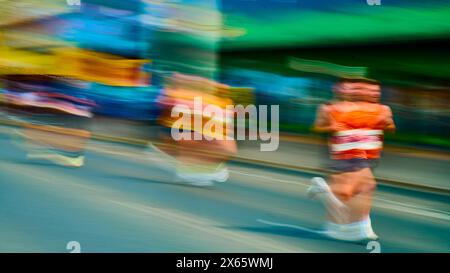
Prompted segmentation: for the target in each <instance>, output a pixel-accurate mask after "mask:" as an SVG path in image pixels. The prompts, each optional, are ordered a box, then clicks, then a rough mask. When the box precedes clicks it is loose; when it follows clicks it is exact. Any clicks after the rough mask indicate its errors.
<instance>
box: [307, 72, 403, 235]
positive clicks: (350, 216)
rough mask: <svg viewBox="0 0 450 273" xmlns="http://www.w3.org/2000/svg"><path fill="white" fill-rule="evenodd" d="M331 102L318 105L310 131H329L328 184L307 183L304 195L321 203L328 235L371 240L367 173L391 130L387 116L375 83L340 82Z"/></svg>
mask: <svg viewBox="0 0 450 273" xmlns="http://www.w3.org/2000/svg"><path fill="white" fill-rule="evenodd" d="M334 91H335V95H336V99H337V100H336V101H332V102H330V103H328V104H325V105H321V106H320V108H319V111H318V114H317V118H316V121H315V125H314V129H315V130H316V131H318V132H326V133H330V134H331V137H330V140H329V149H330V154H331V161H332V165H331V169H332V171H333V174H332V175H330V177H329V180H330V183H329V185H328V184H327V183H326V181H325V180H324V179H322V178H320V177H315V178H313V179H312V180H311V184H312V185H311V187H310V188H309V190H308V194H309V196H310V197H315V198H318V199H320V200H321V201H323V202H324V203H325V206H326V208H327V212H328V222H327V224H326V226H325V229H326V231H327V232H326V234H327V235H328V236H329V237H332V238H335V239H339V240H346V241H360V240H376V239H377V238H378V236H377V235H376V234H375V232H374V231H373V229H372V225H371V219H370V209H371V204H372V197H373V193H374V190H375V188H376V182H375V179H374V176H373V174H372V168H373V167H375V165H376V164H377V161H378V160H379V158H380V154H381V150H382V145H383V131H388V130H394V129H395V125H394V122H393V119H392V112H391V110H390V108H389V107H388V106H386V105H382V104H380V103H379V99H380V85H379V83H378V82H377V81H374V80H370V79H343V80H341V81H340V82H339V83H337V84H336V85H335V87H334Z"/></svg>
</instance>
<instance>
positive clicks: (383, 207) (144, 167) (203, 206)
mask: <svg viewBox="0 0 450 273" xmlns="http://www.w3.org/2000/svg"><path fill="white" fill-rule="evenodd" d="M0 129H1V130H0V147H1V149H0V151H1V152H0V252H69V250H68V249H67V248H66V247H67V244H68V242H70V241H77V242H79V244H80V246H81V252H369V250H367V249H366V245H364V244H356V243H346V242H339V241H334V240H330V239H327V238H324V237H322V236H320V235H318V234H316V233H313V232H309V231H308V230H298V229H294V228H290V227H275V226H271V225H267V224H265V223H263V222H261V221H259V220H264V221H273V222H281V223H286V224H293V225H297V226H301V227H304V228H309V229H317V228H320V227H321V224H322V222H323V220H324V210H323V207H322V206H321V204H319V203H318V202H317V201H314V200H309V199H307V198H306V195H305V192H306V188H307V185H308V180H309V179H310V178H311V176H310V175H308V174H302V173H299V172H287V171H284V172H283V171H280V170H275V169H273V170H272V169H270V168H267V167H258V166H250V165H240V164H232V165H230V170H231V178H230V180H229V181H228V182H226V183H220V184H216V185H215V186H214V187H211V188H197V187H193V186H188V185H185V184H180V183H179V182H177V181H176V179H175V178H174V174H173V170H171V169H170V166H169V168H162V167H161V166H160V164H159V162H160V158H159V157H158V156H157V154H150V155H144V153H143V152H142V150H141V149H140V148H137V147H133V146H127V145H119V144H111V143H106V142H95V141H91V142H90V143H89V145H88V148H87V152H86V164H85V166H83V167H82V168H78V169H74V168H64V167H59V166H55V165H52V164H49V163H46V162H37V161H34V162H33V161H29V160H27V159H26V158H25V156H24V151H23V150H21V149H20V148H19V147H17V146H15V145H13V144H12V141H11V135H10V131H11V129H10V128H7V127H1V128H0ZM412 167H417V168H419V167H420V166H412ZM443 179H448V178H443ZM449 204H450V197H449V196H446V195H439V194H431V193H424V192H419V191H414V190H408V189H399V188H394V187H389V186H380V187H379V188H378V191H377V195H376V200H375V202H374V208H373V212H372V222H373V226H374V230H375V231H376V232H377V234H378V235H379V236H380V241H379V242H380V246H381V252H450V236H449V235H450V205H449Z"/></svg>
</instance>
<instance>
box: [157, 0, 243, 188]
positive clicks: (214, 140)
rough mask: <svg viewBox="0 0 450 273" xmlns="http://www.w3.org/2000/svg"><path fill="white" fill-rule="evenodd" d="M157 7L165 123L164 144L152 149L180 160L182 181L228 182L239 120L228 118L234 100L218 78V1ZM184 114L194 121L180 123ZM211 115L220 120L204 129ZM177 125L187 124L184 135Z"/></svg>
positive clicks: (171, 159) (162, 119) (173, 162)
mask: <svg viewBox="0 0 450 273" xmlns="http://www.w3.org/2000/svg"><path fill="white" fill-rule="evenodd" d="M152 10H155V11H156V10H157V11H158V13H157V15H155V17H154V18H158V20H157V22H158V23H157V24H156V25H155V29H156V30H155V32H154V33H153V34H152V37H153V38H154V39H153V41H152V48H151V50H152V52H151V53H152V55H153V56H154V57H153V58H152V59H154V69H155V73H154V74H155V82H154V84H157V83H159V84H160V86H161V89H162V90H163V91H162V96H161V100H160V105H161V106H162V114H161V117H160V124H161V125H163V126H164V129H163V130H162V134H161V140H162V141H163V145H158V147H156V146H155V145H153V144H150V145H149V147H150V150H153V151H157V152H159V157H160V158H164V159H165V161H166V162H169V163H170V164H169V166H175V169H176V176H177V178H178V179H179V180H181V181H183V182H186V183H189V184H192V185H196V186H208V185H212V184H213V183H214V182H224V181H226V180H227V179H228V176H229V173H228V169H227V167H226V164H225V163H226V160H227V159H228V157H229V156H230V155H232V154H233V153H235V152H236V143H235V141H234V140H233V139H226V136H227V133H229V132H230V130H231V129H234V123H231V122H227V121H231V120H232V113H227V112H226V110H225V108H226V106H227V105H232V104H233V102H232V100H231V99H230V96H229V92H230V87H229V86H227V85H224V84H221V83H219V82H218V81H217V78H218V74H219V73H218V72H219V62H218V57H219V56H218V54H217V51H218V49H217V47H218V41H219V40H220V37H221V33H222V14H221V12H220V9H219V4H218V1H211V0H193V1H184V0H182V1H176V2H175V1H161V2H158V3H153V8H152ZM158 76H159V77H158ZM196 99H197V100H201V101H202V105H201V106H200V108H196V107H194V106H195V105H194V104H195V101H196ZM208 107H216V109H220V110H221V112H222V113H224V115H217V116H216V115H211V114H208V113H205V112H204V111H203V110H204V109H205V108H208ZM184 116H186V117H187V119H188V120H189V124H186V125H185V126H183V127H182V128H179V127H178V126H177V120H178V119H179V118H183V117H184ZM198 121H200V123H201V124H199V122H198ZM208 121H213V122H214V123H215V124H216V128H215V129H214V130H213V131H212V130H207V131H205V130H204V128H203V126H202V125H205V124H206V123H208ZM219 127H220V128H221V129H219ZM172 128H174V130H178V129H182V130H180V131H182V132H181V135H183V136H184V137H183V138H182V139H177V140H175V139H174V137H173V131H172ZM177 128H178V129H177Z"/></svg>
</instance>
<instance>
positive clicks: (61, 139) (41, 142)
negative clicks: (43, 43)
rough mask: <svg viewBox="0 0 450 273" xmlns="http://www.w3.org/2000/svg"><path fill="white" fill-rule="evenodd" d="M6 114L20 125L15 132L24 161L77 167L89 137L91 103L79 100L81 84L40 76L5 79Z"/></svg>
mask: <svg viewBox="0 0 450 273" xmlns="http://www.w3.org/2000/svg"><path fill="white" fill-rule="evenodd" d="M5 78H6V80H5V90H6V91H5V102H6V103H7V107H8V108H7V109H8V114H9V115H10V116H11V117H14V118H15V119H16V121H20V122H21V123H22V124H23V128H22V129H20V130H16V137H17V139H18V140H20V142H19V144H20V146H21V147H23V148H25V150H26V151H27V158H28V159H33V160H47V161H51V162H53V163H55V164H57V165H62V166H67V167H81V166H83V164H84V148H85V146H86V143H87V141H88V139H89V138H90V135H91V133H90V130H89V125H90V119H91V118H92V116H93V114H92V108H93V107H94V105H95V104H94V102H92V101H90V100H87V99H84V98H82V96H81V95H80V93H81V92H82V90H83V89H84V88H85V84H84V83H83V82H80V81H77V80H73V79H67V78H62V77H52V76H44V75H9V76H7V77H5Z"/></svg>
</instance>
